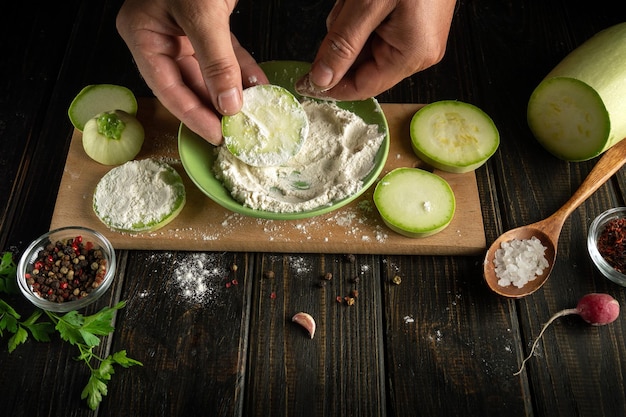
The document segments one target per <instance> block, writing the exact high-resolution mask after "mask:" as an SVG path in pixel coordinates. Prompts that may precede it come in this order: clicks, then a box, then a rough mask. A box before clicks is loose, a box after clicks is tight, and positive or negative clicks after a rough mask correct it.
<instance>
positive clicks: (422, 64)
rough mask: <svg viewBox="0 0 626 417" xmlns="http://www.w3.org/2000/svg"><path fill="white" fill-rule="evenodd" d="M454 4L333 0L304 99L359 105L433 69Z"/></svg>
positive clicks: (304, 83) (445, 0) (302, 85)
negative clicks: (418, 74) (414, 76)
mask: <svg viewBox="0 0 626 417" xmlns="http://www.w3.org/2000/svg"><path fill="white" fill-rule="evenodd" d="M455 4H456V0H376V1H370V2H363V0H337V3H336V4H335V6H334V7H333V9H332V11H331V12H330V14H329V16H328V19H327V21H326V26H327V28H328V34H327V35H326V37H325V38H324V40H323V42H322V44H321V46H320V49H319V51H318V53H317V56H316V57H315V60H314V62H313V64H312V66H311V71H310V72H309V74H307V75H306V76H304V77H303V78H302V79H301V80H299V81H298V82H297V83H296V90H297V91H298V92H299V93H300V94H302V95H305V96H311V97H319V98H333V99H337V100H363V99H366V98H369V97H373V96H376V95H378V94H380V93H382V92H383V91H385V90H387V89H389V88H391V87H393V86H394V85H396V84H397V83H399V82H400V81H402V80H403V79H404V78H406V77H408V76H410V75H412V74H414V73H416V72H418V71H421V70H424V69H426V68H428V67H430V66H432V65H434V64H436V63H438V62H439V61H440V60H441V59H442V58H443V56H444V53H445V50H446V43H447V39H448V33H449V31H450V25H451V22H452V15H453V14H454V7H455Z"/></svg>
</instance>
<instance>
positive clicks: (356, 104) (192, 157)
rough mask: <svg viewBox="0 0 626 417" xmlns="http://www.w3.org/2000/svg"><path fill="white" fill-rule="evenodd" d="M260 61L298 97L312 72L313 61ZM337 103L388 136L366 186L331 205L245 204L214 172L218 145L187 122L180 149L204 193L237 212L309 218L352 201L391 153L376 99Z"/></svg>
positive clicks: (277, 81)
mask: <svg viewBox="0 0 626 417" xmlns="http://www.w3.org/2000/svg"><path fill="white" fill-rule="evenodd" d="M260 65H261V68H263V71H265V74H267V77H268V78H269V81H270V83H272V84H276V85H279V86H281V87H284V88H286V89H288V90H289V91H290V92H291V93H293V94H295V95H296V97H298V98H300V96H299V95H298V94H297V93H296V92H295V90H294V84H295V82H296V81H297V80H298V79H300V77H302V76H303V75H304V74H306V73H307V72H308V70H309V67H310V64H308V63H305V62H296V61H270V62H264V63H261V64H260ZM337 105H338V106H339V107H341V108H343V109H346V110H349V111H351V112H353V113H355V114H357V115H359V116H360V117H361V118H362V119H363V120H364V121H365V122H367V123H370V124H377V125H378V126H379V129H380V131H381V132H385V139H384V141H383V143H382V145H381V146H380V149H379V150H378V153H377V154H376V161H375V165H374V168H373V169H372V171H371V172H370V173H369V174H368V175H367V176H366V177H365V178H363V187H362V188H361V189H360V190H359V191H358V192H357V193H355V194H353V195H351V196H350V197H346V198H344V199H341V200H338V201H335V202H334V203H333V204H331V205H325V206H322V207H319V208H316V209H313V210H308V211H301V212H296V213H275V212H271V211H264V210H255V209H252V208H250V207H245V206H243V205H242V204H241V203H239V202H238V201H237V200H235V199H234V198H232V197H231V195H230V192H229V191H228V190H227V189H226V188H225V187H224V185H223V184H222V182H221V181H219V180H218V179H216V178H215V175H214V174H213V163H214V161H215V153H214V148H215V147H214V146H213V145H211V144H210V143H208V142H207V141H206V140H204V139H202V138H201V137H200V136H198V135H196V134H195V133H193V132H192V131H191V130H189V129H188V128H187V127H186V126H185V125H184V124H181V125H180V129H179V131H178V151H179V153H180V159H181V161H182V163H183V167H184V168H185V171H186V172H187V174H188V175H189V177H190V178H191V180H192V181H193V182H194V184H195V185H196V186H197V187H198V188H199V189H200V190H201V191H202V192H203V193H204V194H206V195H207V196H208V197H209V198H210V199H212V200H213V201H215V202H216V203H217V204H219V205H221V206H222V207H224V208H226V209H228V210H231V211H233V212H235V213H239V214H243V215H246V216H251V217H257V218H263V219H271V220H294V219H305V218H309V217H314V216H319V215H322V214H326V213H329V212H331V211H333V210H336V209H338V208H340V207H343V206H345V205H346V204H349V203H350V202H351V201H353V200H355V199H356V198H357V197H359V196H360V195H361V194H363V193H364V192H365V191H366V190H367V189H368V188H369V187H370V186H371V185H372V184H374V182H375V181H376V179H377V178H378V176H379V175H380V173H381V172H382V170H383V168H384V166H385V161H386V160H387V155H388V154H389V128H388V126H387V120H386V119H385V115H384V114H383V111H382V109H381V107H380V105H379V104H378V102H377V101H376V100H375V99H368V100H364V101H344V102H337Z"/></svg>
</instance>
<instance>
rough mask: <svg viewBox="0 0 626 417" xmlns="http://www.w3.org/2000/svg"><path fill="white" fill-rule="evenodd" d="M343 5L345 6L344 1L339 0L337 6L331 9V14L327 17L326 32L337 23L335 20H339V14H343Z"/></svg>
mask: <svg viewBox="0 0 626 417" xmlns="http://www.w3.org/2000/svg"><path fill="white" fill-rule="evenodd" d="M343 4H344V0H337V1H336V2H335V5H334V6H333V8H332V9H331V11H330V13H328V16H327V17H326V30H327V31H330V28H331V27H332V26H333V24H334V23H335V20H337V16H338V15H339V12H341V8H342V7H343Z"/></svg>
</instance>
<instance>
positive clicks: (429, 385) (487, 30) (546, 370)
mask: <svg viewBox="0 0 626 417" xmlns="http://www.w3.org/2000/svg"><path fill="white" fill-rule="evenodd" d="M122 2H123V0H101V1H92V0H67V1H65V2H40V4H37V5H36V6H37V7H33V4H32V3H29V2H21V3H20V2H10V1H9V2H3V3H2V5H0V12H1V13H0V21H1V22H2V25H0V33H2V35H3V36H2V37H1V38H0V39H2V40H0V43H2V45H3V50H4V51H5V52H6V53H5V56H6V59H5V60H4V61H3V62H2V65H0V91H1V92H2V94H0V143H2V145H3V152H0V177H1V178H2V182H1V183H0V213H1V214H0V249H2V250H11V251H14V252H15V253H16V255H18V254H19V253H20V251H21V250H23V249H24V248H25V247H26V246H27V245H28V243H29V242H30V241H31V240H32V239H34V238H35V237H37V236H38V235H40V234H42V233H44V232H45V231H46V230H48V227H49V226H50V220H51V218H52V215H53V209H54V206H55V203H56V198H57V190H58V186H59V183H60V181H61V178H62V175H63V174H64V167H65V160H66V157H67V155H68V149H69V147H70V143H71V141H72V128H71V125H70V123H69V121H68V120H67V114H66V112H67V106H68V105H69V102H70V101H71V99H72V98H73V96H74V95H75V94H76V92H78V91H79V90H80V88H82V87H83V86H84V85H87V84H94V83H104V82H108V83H115V84H121V85H125V86H128V87H129V88H131V89H132V90H133V91H134V92H135V93H136V94H137V95H138V96H141V97H148V96H150V93H151V92H150V90H149V88H148V87H147V86H146V84H145V82H144V80H143V79H142V78H141V76H140V74H139V73H138V71H137V68H136V66H135V63H134V62H133V59H132V57H131V56H130V53H129V52H128V49H127V48H126V46H125V45H124V44H123V41H122V40H121V39H120V37H119V35H118V34H117V33H116V31H115V14H116V12H117V10H118V9H119V7H120V5H121V4H122ZM334 3H335V1H334V0H316V1H313V2H311V1H308V0H290V1H274V0H269V1H251V0H240V1H239V2H238V4H237V8H236V11H235V13H233V16H232V19H231V28H232V31H233V33H234V34H235V35H236V36H237V38H238V39H239V41H240V42H241V44H242V45H243V46H244V47H245V48H246V49H247V50H249V51H250V52H251V54H252V55H253V56H254V58H255V59H257V60H258V61H268V60H281V59H282V60H286V59H294V60H301V61H311V60H312V59H313V58H314V57H315V53H316V50H317V45H319V41H320V40H321V39H322V37H323V36H324V35H325V33H326V27H325V24H324V19H325V18H326V16H327V13H328V11H329V10H330V9H331V8H332V7H333V5H334ZM346 4H347V3H346ZM625 8H626V3H624V2H619V1H615V0H597V1H595V2H594V3H593V4H590V3H589V2H588V1H585V0H545V1H541V2H524V1H519V0H459V1H458V2H457V10H456V12H455V16H454V21H453V25H452V28H451V32H450V39H449V42H448V49H447V52H446V56H445V57H444V58H443V60H442V61H441V62H440V63H439V64H437V65H435V66H433V67H432V68H429V69H427V70H425V71H421V72H420V73H418V74H415V75H414V76H411V77H409V78H407V79H406V80H403V81H402V82H401V83H399V84H398V85H397V86H396V87H394V88H392V89H390V90H389V91H387V92H384V93H382V94H381V95H380V96H379V97H378V99H379V101H380V102H389V103H430V102H433V101H436V100H442V99H458V100H463V101H467V102H469V103H472V104H475V105H477V106H479V107H480V108H482V109H483V110H485V111H486V112H487V113H488V114H489V115H490V116H491V117H492V118H493V119H494V122H495V123H496V125H497V126H498V128H499V130H500V133H501V138H502V142H501V146H500V149H499V151H498V152H497V153H496V155H495V156H494V157H493V158H492V159H490V160H489V161H488V163H487V164H486V165H485V166H484V167H482V168H481V169H479V170H478V171H477V172H476V181H477V184H478V189H479V198H480V200H481V208H482V215H483V222H484V228H485V230H484V231H485V235H486V237H487V241H488V242H490V241H492V240H493V239H495V237H497V236H498V235H499V234H500V233H501V232H503V231H505V230H507V229H510V228H513V227H516V226H520V225H523V224H527V223H531V222H534V221H537V220H540V219H541V218H544V217H546V216H548V215H550V214H551V213H552V212H554V211H555V210H556V209H557V208H558V207H559V206H560V205H562V204H563V203H564V202H565V201H566V200H567V199H568V198H569V196H570V195H571V194H572V193H573V191H574V190H575V189H576V188H577V187H578V185H579V184H580V183H581V181H582V180H583V178H584V177H585V176H586V175H587V173H588V172H589V170H590V169H591V168H592V166H593V164H594V161H587V162H582V163H567V162H564V161H560V160H557V159H556V158H554V157H552V156H551V155H549V154H548V153H547V152H545V150H543V149H542V148H541V147H540V146H539V145H538V143H537V142H536V141H535V140H534V138H533V137H532V135H531V134H530V132H529V130H528V126H527V123H526V119H525V110H526V104H527V101H528V97H529V95H530V93H531V92H532V89H533V88H534V86H536V84H537V83H538V82H539V80H540V79H541V78H542V77H543V76H544V75H545V74H546V73H547V71H549V70H550V69H551V68H552V67H553V66H554V65H555V64H556V63H557V62H558V61H559V60H560V59H562V57H563V56H565V54H567V52H569V51H570V50H572V49H573V48H575V47H576V46H577V45H579V44H580V43H582V42H583V41H584V40H585V39H587V38H589V37H590V36H591V35H592V34H594V33H595V32H597V31H599V30H601V29H603V28H605V27H608V26H609V25H612V24H615V23H618V22H620V21H623V20H624V19H625V16H626V10H625ZM50 16H54V19H51V18H50ZM145 110H147V109H145ZM173 123H174V124H175V123H176V122H175V121H174V122H173ZM170 137H171V139H172V143H174V142H175V133H174V132H172V133H171V134H170ZM170 151H172V155H173V157H175V156H176V155H175V146H171V147H167V152H170ZM625 184H626V172H625V171H624V170H621V171H620V172H618V173H617V174H616V176H615V178H614V180H613V181H610V182H608V183H607V184H606V185H604V186H603V187H601V188H600V190H598V191H597V192H596V193H595V194H594V195H593V196H592V197H591V198H590V199H589V200H588V201H587V202H585V204H583V205H582V206H581V207H580V208H579V209H578V210H577V211H576V212H575V213H573V214H572V216H571V217H570V218H569V219H568V220H567V221H566V223H565V225H564V228H563V231H562V234H561V238H560V242H559V254H558V256H557V263H556V265H555V268H554V270H553V272H552V275H551V277H550V279H549V281H548V282H547V283H546V284H545V285H544V286H543V287H542V289H541V290H540V291H538V292H536V293H534V294H533V295H532V296H530V297H526V298H524V299H521V300H508V299H503V298H502V297H499V296H497V295H495V294H493V293H492V292H490V290H489V289H488V288H487V287H486V286H485V285H484V283H483V279H482V276H481V261H482V256H476V257H473V256H453V255H449V256H440V255H421V256H404V255H396V254H389V255H386V254H385V255H375V254H357V255H356V256H355V258H354V262H350V261H347V260H346V259H345V258H344V257H343V256H342V255H339V254H328V253H319V254H318V253H305V254H299V253H287V252H269V251H270V250H271V248H269V245H266V247H265V248H263V249H262V250H261V251H259V252H230V251H225V250H222V249H216V250H215V251H201V250H190V251H177V250H155V249H146V250H118V251H117V254H118V256H119V270H118V272H117V274H116V279H115V282H114V284H113V286H112V287H111V289H110V290H109V292H108V293H107V294H106V295H105V296H104V297H103V298H101V299H100V300H99V301H98V302H97V303H96V304H94V305H92V306H89V307H88V308H87V309H85V310H84V313H87V314H90V313H94V312H96V311H97V310H99V309H100V308H102V307H104V306H108V305H112V304H114V303H116V302H117V301H120V300H127V302H128V304H127V306H126V308H124V309H123V310H121V311H120V312H119V313H118V314H117V317H116V320H115V327H116V330H115V332H114V333H113V334H112V335H111V336H110V337H106V338H104V339H103V341H102V345H101V346H99V348H98V353H99V354H101V355H102V356H106V355H108V354H110V353H112V352H116V351H119V350H122V349H124V350H127V352H128V354H129V356H131V357H133V358H136V359H139V360H141V361H142V362H143V363H144V366H143V367H140V368H138V367H134V368H130V369H122V368H116V372H115V374H114V375H113V378H112V380H111V381H110V382H109V384H108V394H107V396H106V397H104V399H103V402H102V404H101V406H100V407H99V409H98V410H96V411H92V410H90V409H89V408H88V407H87V406H86V404H85V402H84V401H83V400H81V398H80V393H81V390H82V388H83V387H84V385H85V383H86V382H87V379H88V377H89V371H88V369H86V368H85V367H84V366H82V364H81V363H79V362H78V361H76V360H75V358H76V356H77V350H76V347H75V346H71V345H69V344H68V343H66V342H64V341H62V340H60V338H58V337H56V336H55V337H53V338H52V340H51V341H50V342H42V343H39V342H36V341H35V340H33V339H32V338H29V340H27V341H26V343H24V344H22V345H20V346H18V347H17V349H16V350H15V351H13V352H8V349H7V341H8V338H9V337H10V335H9V333H8V332H4V333H3V335H2V337H1V338H0V342H2V343H1V344H0V366H1V367H2V371H3V372H2V375H1V376H0V391H2V393H3V395H2V396H1V397H0V409H2V413H3V415H10V416H15V417H32V416H59V417H60V416H63V417H67V416H76V417H96V416H98V417H105V416H114V417H123V416H133V417H134V416H144V415H145V416H155V417H156V416H168V417H169V416H189V417H195V416H207V415H209V416H233V417H239V416H252V415H271V416H276V417H279V416H298V417H305V416H306V417H308V416H314V417H319V416H332V417H334V416H355V417H357V416H359V417H360V416H389V417H419V416H428V417H434V416H441V417H447V416H461V415H462V416H481V417H486V416H494V417H500V416H503V415H505V416H509V417H539V416H541V417H543V416H551V417H552V416H559V417H561V416H562V417H572V416H575V417H588V416H607V417H608V416H611V417H612V416H624V415H626V387H625V383H624V377H623V374H624V369H626V366H625V363H626V356H625V355H626V353H625V352H626V351H625V350H624V345H625V343H626V342H625V341H626V320H623V314H622V317H621V318H619V319H618V320H617V321H616V322H614V323H612V324H610V325H608V326H602V327H591V326H589V325H588V324H587V323H585V322H584V321H582V320H580V319H579V318H578V317H563V318H561V319H559V320H558V321H557V322H555V323H554V324H553V325H552V326H551V328H550V329H549V330H548V331H547V332H546V333H545V334H544V338H543V340H542V342H541V343H539V345H538V350H537V351H536V353H535V355H534V356H533V357H532V359H531V360H530V361H529V362H528V363H527V364H526V371H525V372H523V373H522V374H521V375H519V376H513V375H512V373H513V372H514V371H516V370H517V368H518V366H519V365H520V362H521V360H522V358H523V357H524V356H525V355H527V354H528V353H529V350H530V346H531V344H532V343H533V341H534V340H535V338H536V337H537V334H538V332H539V330H540V328H541V326H542V324H543V323H544V322H545V321H546V320H547V319H548V317H549V316H550V315H551V314H553V313H555V312H556V311H558V310H560V309H563V308H569V307H573V306H574V305H575V304H576V301H577V300H578V299H579V298H580V297H581V296H582V295H583V294H585V293H588V292H605V293H609V294H611V295H613V296H614V297H615V298H616V299H618V300H619V302H620V303H621V305H622V307H623V306H625V305H626V291H625V290H624V288H623V287H620V286H618V285H615V284H613V283H611V282H609V281H608V280H606V279H605V278H603V277H602V276H601V275H600V273H599V272H598V271H597V270H596V269H595V268H594V267H593V265H592V263H591V261H590V259H589V257H588V255H587V252H586V248H585V239H586V234H587V229H588V225H589V223H590V222H591V221H592V219H593V218H594V217H595V216H596V215H597V214H599V213H600V212H602V211H603V210H605V209H607V208H610V207H614V206H617V205H623V204H624V202H625V191H624V190H626V185H625ZM72 198H73V199H74V200H75V203H77V202H80V203H81V204H83V203H84V201H83V200H84V199H83V197H82V196H81V195H74V196H73V197H72ZM349 249H350V248H349V247H348V245H346V247H345V248H344V251H345V252H348V251H349ZM233 264H236V265H238V271H237V274H236V276H235V275H233V274H232V269H231V265H233ZM268 269H272V270H273V271H274V272H275V277H274V279H272V280H268V279H266V278H264V271H265V270H268ZM328 271H332V272H333V273H334V279H333V283H332V284H329V285H327V286H326V287H324V288H321V287H318V283H319V282H320V277H321V276H322V275H323V274H324V273H326V272H328ZM186 272H190V273H192V274H191V275H192V276H193V273H196V274H200V275H201V276H202V277H204V278H205V279H206V283H207V286H206V287H203V290H202V291H200V289H198V291H194V290H192V289H191V288H190V287H188V286H185V285H184V283H185V279H184V275H185V273H186ZM362 272H363V273H364V274H363V279H365V278H367V279H368V280H366V281H360V282H359V284H358V289H359V290H360V294H361V298H360V299H359V300H357V302H356V304H355V305H354V306H351V307H348V306H346V305H345V304H339V303H336V302H335V301H333V297H336V296H338V295H343V294H345V293H346V292H348V291H350V290H351V289H352V288H353V286H354V284H353V283H352V282H351V281H350V278H351V277H352V276H353V275H357V274H361V273H362ZM394 275H399V276H401V278H402V283H401V284H400V285H393V284H390V282H389V280H390V279H391V278H392V277H393V276H394ZM235 278H236V280H237V281H236V282H237V283H236V284H234V283H233V279H235ZM1 298H2V300H5V301H7V302H9V303H10V304H11V305H12V306H14V307H15V308H16V310H17V311H18V312H19V313H20V314H22V318H23V319H26V318H27V317H28V316H29V315H30V313H31V312H32V311H33V309H32V306H30V305H29V304H28V303H27V301H26V300H25V299H24V298H23V297H21V295H20V294H2V297H1ZM298 310H303V311H308V312H311V313H312V314H313V315H314V316H315V317H316V319H317V320H318V325H319V327H318V331H317V335H316V337H315V339H313V340H311V339H308V338H307V337H306V335H305V334H303V332H302V330H301V329H300V328H299V327H297V326H296V325H294V324H293V323H291V322H290V318H291V315H292V314H293V313H294V312H295V311H298Z"/></svg>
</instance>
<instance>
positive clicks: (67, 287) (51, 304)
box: [17, 226, 115, 313]
mask: <svg viewBox="0 0 626 417" xmlns="http://www.w3.org/2000/svg"><path fill="white" fill-rule="evenodd" d="M57 242H58V243H57ZM46 247H48V249H47V250H46ZM55 247H56V248H58V249H55ZM81 256H82V257H81ZM114 276H115V250H114V249H113V246H111V243H110V242H109V241H108V239H107V238H106V237H104V236H103V235H102V234H101V233H99V232H97V231H95V230H91V229H88V228H85V227H76V226H70V227H63V228H60V229H55V230H52V231H50V232H48V233H46V234H44V235H42V236H40V237H39V238H37V239H35V241H33V242H32V243H31V244H30V246H28V248H27V249H26V250H25V251H24V254H23V255H22V257H21V258H20V261H19V263H18V265H17V283H18V286H19V288H20V290H21V291H22V294H24V297H26V298H27V299H28V300H29V301H30V302H31V303H33V304H34V305H35V306H37V307H39V308H41V309H43V310H48V311H54V312H57V313H65V312H68V311H72V310H77V309H80V308H83V307H86V306H87V305H89V304H91V303H93V302H94V301H96V300H97V299H98V298H100V297H101V296H102V295H103V294H104V293H105V292H106V291H107V290H108V289H109V287H110V286H111V283H112V282H113V278H114ZM94 284H95V285H94ZM42 293H43V294H44V295H45V297H44V296H42V295H41V294H42ZM47 297H50V298H51V299H52V300H51V299H48V298H47ZM56 300H61V301H56Z"/></svg>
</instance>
